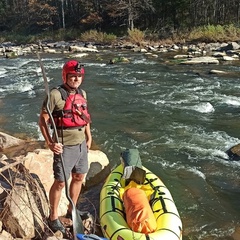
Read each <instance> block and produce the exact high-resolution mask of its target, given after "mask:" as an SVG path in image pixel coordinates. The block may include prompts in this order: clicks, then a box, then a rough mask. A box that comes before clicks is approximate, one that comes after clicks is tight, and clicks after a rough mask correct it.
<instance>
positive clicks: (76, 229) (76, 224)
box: [37, 52, 84, 240]
mask: <svg viewBox="0 0 240 240" xmlns="http://www.w3.org/2000/svg"><path fill="white" fill-rule="evenodd" d="M37 57H38V60H39V64H40V67H41V71H42V75H43V80H44V86H45V91H46V94H47V104H46V110H47V113H48V115H49V118H50V120H51V124H52V127H53V131H54V134H55V137H56V141H57V143H60V142H59V137H58V133H57V128H56V124H55V122H54V119H53V116H52V113H51V111H50V109H49V99H50V91H49V86H48V81H47V76H46V72H45V68H44V66H43V63H42V60H41V58H40V55H39V53H38V52H37ZM60 159H61V164H62V168H63V175H64V181H65V194H66V197H67V199H68V201H69V203H70V204H71V206H72V221H73V237H74V240H77V233H83V232H84V230H83V229H84V228H83V223H82V219H81V217H80V215H79V214H78V211H77V209H76V206H75V204H74V203H73V201H72V199H71V197H70V196H69V192H68V181H67V178H66V172H65V166H64V161H63V157H62V154H60Z"/></svg>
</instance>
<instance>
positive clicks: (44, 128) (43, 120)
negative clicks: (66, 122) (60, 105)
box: [38, 110, 62, 154]
mask: <svg viewBox="0 0 240 240" xmlns="http://www.w3.org/2000/svg"><path fill="white" fill-rule="evenodd" d="M48 121H49V115H48V113H46V112H44V111H43V110H41V112H40V117H39V123H38V124H39V127H40V130H41V133H42V135H43V137H44V139H45V141H46V143H47V145H48V147H49V149H50V150H51V151H53V152H54V153H56V154H60V153H62V144H61V143H56V142H54V140H53V139H52V137H51V135H50V132H49V127H48Z"/></svg>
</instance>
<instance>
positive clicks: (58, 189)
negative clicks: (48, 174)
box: [49, 180, 65, 221]
mask: <svg viewBox="0 0 240 240" xmlns="http://www.w3.org/2000/svg"><path fill="white" fill-rule="evenodd" d="M64 185H65V184H64V182H61V181H57V180H54V183H53V185H52V187H51V189H50V192H49V202H50V216H49V218H50V220H51V221H53V220H55V219H57V218H58V205H59V201H60V198H61V193H62V189H63V188H64Z"/></svg>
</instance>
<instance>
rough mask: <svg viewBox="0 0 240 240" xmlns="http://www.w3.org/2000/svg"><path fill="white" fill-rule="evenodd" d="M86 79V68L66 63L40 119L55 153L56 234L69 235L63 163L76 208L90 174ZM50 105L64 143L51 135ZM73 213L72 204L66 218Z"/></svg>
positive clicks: (52, 219)
mask: <svg viewBox="0 0 240 240" xmlns="http://www.w3.org/2000/svg"><path fill="white" fill-rule="evenodd" d="M83 77H84V67H83V65H81V64H80V63H79V62H78V61H75V60H70V61H68V62H66V63H65V64H64V66H63V69H62V79H63V84H62V85H61V86H58V87H56V88H54V89H52V90H51V91H50V94H49V95H50V99H49V101H47V99H45V100H44V102H43V105H42V110H41V113H40V117H39V127H40V129H41V132H42V135H43V137H44V139H45V141H46V143H47V145H48V147H49V148H50V150H51V151H52V152H53V153H54V158H53V172H54V183H53V185H52V187H51V189H50V193H49V201H50V215H49V219H48V223H49V227H50V228H51V229H52V231H53V232H56V231H58V230H60V231H61V232H62V233H63V234H66V231H65V228H64V226H63V224H62V222H61V221H60V220H59V218H58V205H59V202H60V197H61V193H62V189H63V188H64V186H65V179H64V173H63V169H62V164H61V160H62V161H63V162H64V170H65V174H66V179H69V177H70V174H71V176H72V180H71V183H70V188H69V195H70V197H71V199H72V201H73V203H74V204H75V205H76V203H77V200H78V197H79V194H80V191H81V187H82V183H83V180H84V177H85V175H86V173H87V171H88V156H87V155H88V149H90V147H91V143H92V135H91V129H90V122H91V120H90V115H89V113H88V108H87V101H86V92H85V91H84V90H82V89H80V85H81V84H82V82H83ZM47 102H48V103H49V105H48V107H49V110H50V112H51V113H52V116H53V119H54V124H55V125H56V129H57V134H58V136H59V141H60V142H61V143H58V141H57V138H56V137H54V134H53V136H51V134H50V129H49V124H50V125H51V123H50V117H49V115H48V112H47V110H46V104H47ZM71 212H72V206H71V204H69V206H68V210H67V214H66V217H69V218H71Z"/></svg>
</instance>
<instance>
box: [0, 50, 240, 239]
mask: <svg viewBox="0 0 240 240" xmlns="http://www.w3.org/2000/svg"><path fill="white" fill-rule="evenodd" d="M116 56H124V57H126V58H128V59H129V60H130V62H129V63H116V64H108V62H109V60H110V59H111V58H113V57H116ZM41 57H42V61H43V63H44V66H45V68H46V73H47V77H48V81H49V85H50V87H54V86H57V85H59V84H60V83H61V68H62V66H63V63H64V62H65V61H67V60H68V58H67V57H68V56H67V55H61V54H59V55H56V54H54V55H41ZM167 57H168V58H169V59H170V61H165V60H166V56H164V55H159V56H158V58H153V57H150V56H148V55H144V54H142V53H132V52H123V51H122V52H117V51H109V50H107V51H100V52H99V53H98V54H95V53H91V54H89V55H87V56H84V57H82V58H81V59H80V58H77V59H78V60H81V61H82V62H83V63H84V64H85V71H86V74H85V79H84V83H83V84H82V88H83V89H84V90H86V91H87V94H88V103H89V110H90V112H91V115H92V119H93V122H92V125H91V127H92V135H93V139H94V142H95V143H96V144H97V145H98V146H99V148H100V149H101V150H102V151H103V152H104V153H105V154H106V155H107V156H108V158H109V161H110V163H111V164H112V165H115V164H117V163H119V161H120V160H119V155H120V152H121V151H122V150H124V149H125V148H138V149H139V151H140V155H141V159H142V163H143V164H144V165H145V166H146V167H147V168H149V169H150V170H151V171H153V172H154V173H155V174H157V175H158V176H159V177H160V178H161V179H162V180H163V182H164V183H165V184H166V186H167V187H168V188H169V190H170V192H171V193H172V196H173V199H174V200H175V203H176V205H177V208H178V210H179V213H180V216H181V219H182V222H183V239H189V240H190V239H194V240H195V239H199V240H213V239H233V238H229V236H231V235H232V233H233V232H234V231H235V228H236V227H240V202H239V201H240V200H239V199H240V174H239V168H240V162H238V161H229V160H228V156H227V155H226V153H225V151H226V150H227V149H229V148H230V147H231V146H234V145H236V144H238V143H239V141H240V140H239V137H240V127H239V126H240V114H239V113H240V93H239V92H240V77H237V75H235V77H233V76H231V77H230V76H228V75H223V76H217V75H210V74H208V72H209V70H211V69H218V70H224V71H229V72H240V65H239V64H238V65H236V64H235V63H228V64H223V63H221V64H220V65H196V66H184V65H180V64H178V63H177V62H174V61H171V57H170V55H169V56H167ZM169 59H168V60H169ZM44 96H45V91H44V84H43V78H42V75H41V72H40V67H39V62H38V60H37V57H36V56H34V55H29V56H25V57H21V58H16V59H5V58H1V59H0V124H1V125H0V130H1V131H3V132H6V133H9V134H12V135H16V134H22V133H23V134H25V135H26V136H28V137H31V138H34V139H37V140H40V141H42V140H43V138H42V136H41V134H40V131H39V128H38V125H37V122H38V117H39V111H40V107H41V103H42V100H43V98H44Z"/></svg>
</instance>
